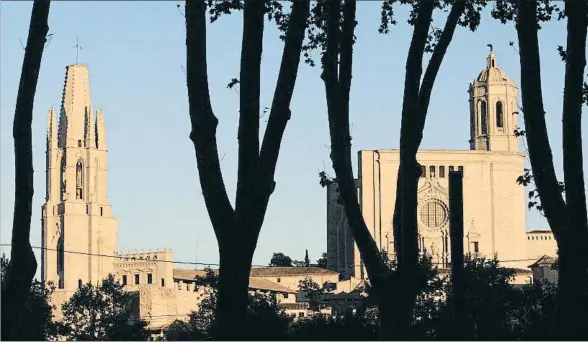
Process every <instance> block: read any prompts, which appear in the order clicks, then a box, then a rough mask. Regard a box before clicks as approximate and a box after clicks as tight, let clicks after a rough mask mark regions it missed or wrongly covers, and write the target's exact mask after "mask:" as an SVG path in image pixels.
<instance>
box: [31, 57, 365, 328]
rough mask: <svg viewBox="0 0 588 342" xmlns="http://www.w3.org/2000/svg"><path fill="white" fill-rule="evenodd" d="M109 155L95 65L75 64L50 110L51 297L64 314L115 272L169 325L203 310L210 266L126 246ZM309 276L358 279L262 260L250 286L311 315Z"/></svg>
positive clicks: (47, 232)
mask: <svg viewBox="0 0 588 342" xmlns="http://www.w3.org/2000/svg"><path fill="white" fill-rule="evenodd" d="M58 116H59V117H58ZM107 154H108V152H107V138H106V130H105V119H104V111H103V110H102V109H100V110H98V111H96V112H94V110H93V108H92V101H91V96H90V80H89V72H88V68H87V66H86V65H80V64H74V65H69V66H67V68H66V76H65V84H64V87H63V96H62V103H61V109H60V112H59V114H57V113H56V111H55V109H54V108H51V109H50V110H49V120H48V126H47V146H46V156H47V159H46V175H47V179H46V196H45V204H44V205H43V206H42V224H41V225H42V251H41V278H42V281H43V283H49V282H51V283H53V285H54V286H55V292H54V293H53V295H52V296H51V301H52V304H53V305H55V307H56V310H55V312H54V313H55V319H56V320H60V319H61V318H62V313H61V304H63V303H64V302H66V301H67V300H68V299H69V298H71V296H72V295H73V294H74V293H75V292H76V291H77V290H78V289H79V288H81V287H82V286H83V285H85V284H87V283H91V284H94V285H98V284H100V283H101V282H102V280H103V279H105V278H106V277H108V275H109V274H112V275H113V276H114V277H115V279H116V280H117V281H118V282H119V283H120V284H122V285H123V286H124V288H125V290H126V291H128V292H131V293H133V294H134V296H133V298H134V300H133V303H132V307H133V310H134V313H135V314H136V316H138V317H140V318H142V319H145V320H147V321H148V323H149V328H150V329H152V330H153V331H155V332H157V331H161V329H163V328H165V326H166V325H168V324H169V323H171V322H173V321H174V320H176V319H187V318H188V315H189V314H190V312H192V311H194V310H197V308H198V305H199V303H200V301H201V300H202V299H204V298H205V295H206V293H205V291H206V289H204V288H202V287H200V288H199V289H198V290H197V289H196V287H195V278H196V276H203V275H204V274H205V273H204V271H203V270H201V269H200V270H198V269H195V268H196V267H195V266H194V267H193V268H192V269H178V268H174V259H173V253H172V251H171V250H155V251H151V250H150V251H145V250H143V251H134V252H128V253H122V252H118V247H117V241H118V225H117V220H116V218H115V217H113V215H112V207H111V205H110V203H109V201H108V191H107V175H108V164H107ZM306 277H310V278H311V279H313V280H314V281H315V282H317V283H319V284H322V285H325V284H335V285H339V286H338V290H337V291H334V292H337V293H341V292H350V291H352V290H354V288H355V287H356V286H357V284H358V282H353V281H349V280H346V281H344V282H340V281H339V280H340V279H339V274H338V273H337V272H334V271H330V270H327V269H324V268H318V267H296V268H294V267H271V269H270V268H269V267H257V268H253V269H252V270H251V277H250V280H249V290H250V292H263V293H266V294H270V295H272V296H275V297H276V299H277V300H278V302H279V303H280V305H282V307H283V308H284V310H285V312H286V313H287V314H289V315H292V316H296V317H304V316H305V315H306V316H308V315H309V314H313V313H312V312H310V311H309V308H308V303H306V305H304V304H305V303H299V302H297V296H296V295H297V292H298V290H297V285H298V283H299V281H300V280H303V279H305V278H306ZM335 287H337V286H335ZM331 292H333V291H331Z"/></svg>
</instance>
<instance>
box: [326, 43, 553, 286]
mask: <svg viewBox="0 0 588 342" xmlns="http://www.w3.org/2000/svg"><path fill="white" fill-rule="evenodd" d="M517 92H518V87H517V84H516V83H515V82H514V81H512V80H511V79H510V78H509V77H508V75H507V74H506V73H505V72H504V71H502V70H501V69H499V68H498V62H497V58H496V55H495V54H494V53H493V52H492V51H491V52H490V54H489V55H488V57H487V60H486V67H485V68H484V69H483V70H482V72H481V73H480V74H479V75H478V77H476V79H475V80H474V82H473V83H471V84H470V86H469V101H470V141H469V144H470V149H469V150H419V151H418V153H417V160H418V162H419V163H420V164H421V168H422V175H421V178H420V180H419V184H418V208H417V212H418V214H417V215H418V234H419V247H420V249H421V250H426V251H427V252H428V254H430V255H431V256H432V258H433V262H434V263H435V264H436V265H437V266H438V267H439V268H446V267H448V266H449V263H450V260H451V253H450V250H451V249H450V239H449V210H448V208H449V198H448V176H449V172H451V171H454V170H455V171H462V173H463V203H464V204H463V205H464V208H463V210H464V212H463V214H464V252H465V253H471V254H473V255H476V256H485V257H490V258H492V257H493V256H494V255H497V257H498V259H499V260H500V261H501V264H502V265H503V266H505V267H513V268H518V269H526V268H527V266H528V265H530V264H531V263H532V262H533V260H534V259H537V258H539V257H541V256H542V254H541V253H543V254H549V255H552V256H555V255H554V253H555V249H556V248H555V240H554V239H553V236H552V234H551V233H550V232H545V231H543V232H542V235H545V237H543V238H544V240H541V241H543V242H545V243H544V244H542V245H541V247H540V248H538V247H537V246H539V244H538V243H537V241H538V240H536V239H535V236H534V235H533V234H535V235H536V232H535V233H533V232H529V233H527V232H526V222H525V214H526V210H527V207H526V202H525V189H524V187H523V186H522V185H519V184H518V183H517V178H518V177H519V176H521V175H522V174H523V172H524V158H525V157H524V154H523V153H521V151H520V148H519V145H520V138H519V137H518V136H517V134H515V130H517V129H518V107H517ZM358 158H359V161H358V165H359V172H358V176H359V177H358V180H357V184H358V199H359V203H360V206H361V210H362V214H363V218H364V220H365V222H366V225H367V227H368V229H369V230H370V233H371V234H372V237H373V238H374V240H375V242H376V244H377V245H378V247H379V249H380V250H381V251H386V252H387V253H388V255H389V257H390V258H394V257H395V251H394V234H393V229H392V218H393V215H394V206H395V201H396V187H397V186H396V185H397V184H396V183H397V175H398V168H399V165H400V151H399V150H364V151H359V152H358ZM336 191H337V189H336V185H332V186H330V187H329V188H328V189H327V193H328V194H327V197H328V200H327V203H328V204H327V207H328V208H327V212H328V218H327V226H328V228H327V231H328V232H327V236H328V237H327V241H328V242H327V244H328V257H327V259H328V262H329V267H330V268H331V269H333V270H338V271H339V272H342V273H344V274H345V275H347V276H355V277H359V278H366V277H367V274H366V272H365V268H364V266H363V265H362V262H361V258H360V254H359V250H358V248H357V246H356V245H355V244H354V243H353V242H351V243H350V242H349V241H350V234H351V231H350V229H349V227H348V224H347V222H346V220H345V218H344V217H342V215H341V205H340V204H338V203H337V202H336V199H337V195H336ZM337 208H339V211H338V210H337ZM351 239H352V238H351Z"/></svg>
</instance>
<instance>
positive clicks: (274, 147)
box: [257, 0, 310, 221]
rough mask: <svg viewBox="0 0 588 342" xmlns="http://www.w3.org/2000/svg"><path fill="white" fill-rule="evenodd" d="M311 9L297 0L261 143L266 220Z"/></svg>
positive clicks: (306, 0)
mask: <svg viewBox="0 0 588 342" xmlns="http://www.w3.org/2000/svg"><path fill="white" fill-rule="evenodd" d="M309 13H310V1H309V0H301V1H294V2H293V4H292V10H291V13H290V20H289V24H288V29H287V31H286V38H285V43H284V50H283V52H282V61H281V64H280V71H279V73H278V80H277V82H276V87H275V90H274V97H273V100H272V106H271V110H270V113H269V117H268V120H267V126H266V129H265V134H264V137H263V142H262V145H261V152H260V157H259V172H260V174H259V185H258V187H259V188H258V189H257V191H258V198H257V200H258V201H260V202H261V204H260V205H259V210H260V211H261V212H259V213H258V214H259V215H258V219H259V220H262V221H263V218H264V216H265V211H266V209H267V205H268V203H269V198H270V196H271V194H272V193H273V191H274V188H275V182H274V174H275V171H276V165H277V162H278V156H279V153H280V146H281V144H282V138H283V137H284V131H285V130H286V125H287V124H288V121H289V120H290V117H291V112H290V103H291V101H292V95H293V93H294V86H295V84H296V77H297V76H298V68H299V66H300V55H301V52H302V43H303V41H304V32H305V31H306V27H307V24H308V23H307V19H308V15H309Z"/></svg>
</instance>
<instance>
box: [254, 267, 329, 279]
mask: <svg viewBox="0 0 588 342" xmlns="http://www.w3.org/2000/svg"><path fill="white" fill-rule="evenodd" d="M338 274H339V273H337V272H335V271H331V270H328V269H326V268H322V267H273V266H271V267H253V268H251V276H252V277H296V276H307V275H338Z"/></svg>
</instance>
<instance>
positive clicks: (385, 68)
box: [0, 1, 588, 264]
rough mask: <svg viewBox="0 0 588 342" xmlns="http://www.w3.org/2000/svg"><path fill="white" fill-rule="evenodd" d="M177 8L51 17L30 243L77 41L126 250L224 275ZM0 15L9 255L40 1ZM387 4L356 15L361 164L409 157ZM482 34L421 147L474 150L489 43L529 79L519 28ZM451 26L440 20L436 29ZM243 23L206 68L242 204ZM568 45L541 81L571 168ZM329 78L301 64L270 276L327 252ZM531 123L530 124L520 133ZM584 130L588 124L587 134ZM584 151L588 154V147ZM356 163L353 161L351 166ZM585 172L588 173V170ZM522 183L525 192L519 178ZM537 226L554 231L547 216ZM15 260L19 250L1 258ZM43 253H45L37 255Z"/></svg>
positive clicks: (165, 5) (220, 43)
mask: <svg viewBox="0 0 588 342" xmlns="http://www.w3.org/2000/svg"><path fill="white" fill-rule="evenodd" d="M176 4H177V3H176V2H167V1H166V2H164V1H161V2H155V1H152V2H108V1H106V2H69V1H56V2H53V3H52V5H51V12H50V18H49V22H50V24H49V25H50V32H51V33H53V38H52V40H51V42H50V44H49V45H48V47H47V48H46V50H45V54H44V56H43V62H42V67H41V73H40V77H39V85H38V88H37V96H36V98H35V107H34V108H35V111H34V122H33V146H34V165H35V171H36V172H35V178H34V182H35V189H36V191H35V195H34V203H33V226H32V237H31V240H32V244H33V245H36V246H38V245H40V243H41V225H40V224H41V221H40V213H41V205H42V204H43V201H44V186H45V180H44V170H45V159H44V158H45V157H44V144H45V142H44V139H45V131H46V125H47V111H48V109H49V108H50V106H52V105H53V106H56V107H59V105H60V100H61V92H62V87H63V82H64V75H65V66H66V65H68V64H73V63H75V57H76V51H75V48H73V46H74V45H75V44H76V36H79V37H80V45H82V47H83V50H82V51H81V52H80V63H84V64H88V65H89V69H90V80H91V90H92V102H93V105H94V107H95V108H98V107H99V106H104V109H105V117H106V129H107V135H108V146H109V171H110V172H109V179H108V181H109V199H110V202H111V204H112V205H113V213H114V215H115V216H116V217H117V218H118V220H119V249H121V250H129V249H135V248H146V249H148V248H153V249H155V248H163V247H166V248H172V249H173V251H174V257H175V259H176V260H184V261H196V260H197V261H199V262H205V263H215V262H217V261H218V252H217V244H216V240H215V237H214V234H213V231H212V227H211V225H210V221H209V218H208V214H207V212H206V208H205V206H204V202H203V199H202V194H201V190H200V185H199V180H198V174H197V169H196V160H195V155H194V150H193V145H192V144H191V142H190V140H189V138H188V135H189V133H190V122H189V117H188V99H187V94H186V93H187V91H186V81H185V75H184V73H183V72H182V65H184V64H185V28H184V18H183V17H182V14H181V13H179V12H178V9H177V8H176ZM1 6H2V11H1V13H0V22H1V25H2V27H1V30H0V32H1V36H0V44H1V45H0V47H1V51H2V55H1V59H0V67H1V70H2V73H1V83H0V89H1V91H0V96H1V101H0V110H1V112H2V115H1V117H0V142H1V144H0V146H1V147H0V156H1V160H0V174H1V184H2V187H1V190H0V218H1V221H0V223H1V227H2V230H1V235H0V237H1V238H2V243H9V242H10V235H11V226H12V211H13V203H14V200H13V196H14V181H13V179H14V158H13V141H12V119H13V114H14V105H15V100H16V93H17V88H18V83H19V77H20V70H21V66H22V58H23V54H24V50H23V48H22V46H21V41H22V43H23V44H24V43H25V42H26V38H27V34H28V25H29V18H30V14H31V7H32V2H16V1H13V2H2V4H1ZM379 13H380V3H379V2H361V3H360V4H359V6H358V21H359V25H358V28H357V36H358V43H357V44H356V47H355V57H354V79H353V88H352V94H351V120H352V136H353V142H354V152H355V151H357V150H358V149H377V148H398V139H399V124H400V113H401V106H402V92H403V82H404V67H405V59H406V54H407V51H408V44H409V41H410V37H411V34H412V28H411V27H410V26H408V24H406V22H405V19H406V18H407V11H406V9H399V10H398V11H397V15H398V19H399V20H398V21H399V24H398V25H397V26H395V27H393V28H392V30H391V32H390V34H389V35H379V34H378V33H377V28H378V25H379ZM487 14H488V13H486V16H485V17H484V18H483V20H482V25H481V27H480V29H479V30H478V31H477V32H475V33H472V32H469V31H467V30H466V29H463V28H460V29H458V30H457V32H456V34H455V37H454V40H453V43H452V44H451V46H450V48H449V51H448V53H447V56H446V58H445V60H444V62H443V66H442V69H441V72H440V74H439V77H438V80H437V83H436V86H435V89H434V91H433V95H432V99H431V107H430V111H429V117H428V121H427V125H426V128H425V134H424V140H423V143H422V148H424V149H468V148H469V145H468V139H469V121H468V120H469V119H468V94H467V87H468V84H469V82H471V81H473V79H474V78H475V77H476V76H477V74H478V73H479V72H480V71H481V70H482V69H483V68H484V65H485V59H486V55H487V54H488V49H487V47H486V44H487V43H492V44H494V46H495V52H496V54H497V56H498V64H499V66H500V67H501V68H502V69H503V70H505V71H506V72H507V73H508V74H509V75H510V77H511V78H513V79H515V80H517V82H518V80H519V78H520V73H519V61H518V55H517V54H516V52H515V51H514V50H513V49H512V48H511V47H509V46H508V43H509V41H516V32H515V30H514V27H513V26H512V25H511V24H509V25H501V24H500V23H498V22H497V21H495V20H493V19H491V18H490V17H489V15H487ZM444 20H445V18H444V15H443V14H442V13H437V15H436V22H435V23H436V25H437V26H442V25H443V22H444ZM241 26H242V23H241V16H240V15H239V14H236V15H233V16H230V17H223V18H222V19H221V20H219V21H218V22H217V23H214V24H212V25H209V31H208V56H209V61H208V63H209V64H208V66H209V75H210V88H211V93H212V94H211V96H212V102H213V107H214V110H215V112H216V115H217V117H218V118H219V120H220V125H219V129H218V139H219V150H220V153H221V156H222V168H223V173H224V175H225V180H226V182H227V189H228V191H229V194H230V197H231V198H234V193H235V180H236V165H237V135H236V132H237V120H238V103H239V99H238V94H237V93H236V91H235V90H230V89H227V88H226V85H227V83H228V82H229V81H230V80H231V79H232V78H234V77H237V76H238V73H239V54H240V46H241ZM557 45H565V23H564V22H559V23H550V24H547V25H545V27H544V29H543V30H542V31H541V32H540V46H541V50H542V56H541V62H542V78H543V90H544V94H545V105H546V110H547V121H548V122H547V123H548V128H549V134H550V139H551V144H552V148H553V150H554V154H555V163H556V167H557V168H558V170H561V165H562V161H561V158H562V156H561V97H562V89H563V76H564V65H563V63H562V62H561V61H560V59H559V57H558V55H557V52H556V47H557ZM281 51H282V43H281V42H280V41H279V39H278V36H277V30H276V29H275V28H274V27H273V26H272V25H268V26H267V29H266V32H265V37H264V53H263V65H262V75H261V76H262V99H261V103H262V105H264V106H269V104H270V101H271V97H272V92H273V88H274V86H275V82H276V75H277V71H278V67H279V59H280V56H281ZM319 72H320V70H319V69H318V68H311V67H309V66H306V65H302V66H301V68H300V73H299V76H298V81H297V84H296V89H295V93H294V98H293V103H292V113H293V115H292V120H291V121H290V122H289V124H288V127H287V129H286V133H285V137H284V141H283V144H282V150H281V154H280V159H279V161H278V167H277V170H276V182H277V188H276V191H275V192H274V195H273V196H272V198H271V201H270V205H269V208H268V213H267V215H266V220H265V223H264V226H263V229H262V231H261V235H260V238H259V243H258V248H257V251H256V254H255V257H254V263H255V264H267V262H269V259H270V257H271V254H272V253H273V252H278V251H281V252H284V253H286V254H288V255H290V256H291V257H292V258H295V259H302V258H303V257H304V250H305V249H308V250H309V254H310V257H311V259H313V260H314V259H316V258H318V257H319V256H320V254H321V253H322V252H325V251H326V201H325V199H326V194H325V190H324V189H323V188H321V187H320V186H319V183H318V180H319V178H318V173H319V172H320V171H321V170H323V169H327V170H330V160H329V150H328V144H329V136H328V125H327V116H326V112H325V110H326V104H325V96H324V88H323V84H322V82H321V80H320V78H319ZM448 125H450V126H449V127H448ZM521 125H522V123H521ZM582 128H583V129H584V131H586V129H587V128H586V120H584V121H583V123H582ZM584 148H585V149H586V145H584ZM354 159H356V158H355V157H354ZM584 168H585V169H586V168H588V166H587V165H586V162H584ZM513 181H514V180H513ZM527 228H528V229H538V228H547V223H546V222H545V221H544V220H543V219H542V218H541V217H540V216H539V215H538V214H536V213H534V212H529V213H528V215H527ZM3 250H4V251H5V252H8V251H9V248H6V247H3ZM37 255H40V254H39V253H37Z"/></svg>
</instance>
